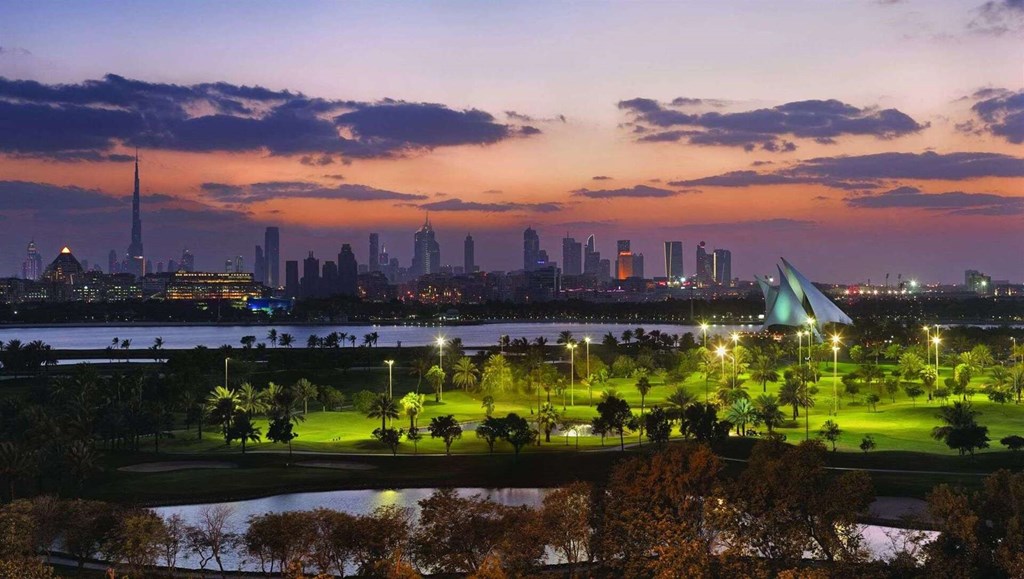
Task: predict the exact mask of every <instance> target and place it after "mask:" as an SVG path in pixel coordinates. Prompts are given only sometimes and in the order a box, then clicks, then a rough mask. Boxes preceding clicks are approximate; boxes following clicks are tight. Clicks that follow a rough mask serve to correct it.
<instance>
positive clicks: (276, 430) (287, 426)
mask: <svg viewBox="0 0 1024 579" xmlns="http://www.w3.org/2000/svg"><path fill="white" fill-rule="evenodd" d="M296 418H301V415H295V416H293V415H292V414H291V412H287V413H284V412H282V413H277V414H275V415H274V416H273V418H271V419H270V425H269V426H268V427H267V440H269V441H271V442H280V443H284V444H287V445H288V458H289V460H290V459H291V456H292V441H293V440H295V439H296V438H298V436H299V435H298V434H297V433H296V432H295V426H294V425H295V422H294V421H295V419H296Z"/></svg>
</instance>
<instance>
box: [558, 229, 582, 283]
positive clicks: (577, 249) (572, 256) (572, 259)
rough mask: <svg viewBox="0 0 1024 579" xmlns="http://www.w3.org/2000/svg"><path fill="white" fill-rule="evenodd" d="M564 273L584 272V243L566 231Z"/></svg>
mask: <svg viewBox="0 0 1024 579" xmlns="http://www.w3.org/2000/svg"><path fill="white" fill-rule="evenodd" d="M562 273H563V274H564V275H580V274H581V273H583V244H581V243H580V242H578V241H576V240H575V239H573V238H572V237H569V234H568V233H566V234H565V237H564V238H562Z"/></svg>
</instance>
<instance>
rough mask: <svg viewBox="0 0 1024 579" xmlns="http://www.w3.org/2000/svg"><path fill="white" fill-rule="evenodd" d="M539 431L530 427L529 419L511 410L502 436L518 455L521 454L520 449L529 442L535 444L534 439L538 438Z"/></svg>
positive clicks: (506, 418)
mask: <svg viewBox="0 0 1024 579" xmlns="http://www.w3.org/2000/svg"><path fill="white" fill-rule="evenodd" d="M537 434H538V433H537V431H535V430H533V429H532V428H530V423H529V422H527V420H526V419H525V418H523V417H521V416H519V415H518V414H516V413H515V412H510V413H509V415H508V416H506V417H505V425H504V431H503V432H502V438H504V439H505V442H507V443H509V444H511V445H512V449H513V450H514V451H515V454H516V457H518V456H519V451H520V450H522V448H523V447H524V446H526V445H528V444H533V442H534V440H536V439H537Z"/></svg>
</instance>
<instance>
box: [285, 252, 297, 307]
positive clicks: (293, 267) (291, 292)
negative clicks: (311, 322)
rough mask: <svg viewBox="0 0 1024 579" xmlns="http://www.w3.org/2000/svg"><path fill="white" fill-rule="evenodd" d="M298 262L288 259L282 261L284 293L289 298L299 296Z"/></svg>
mask: <svg viewBox="0 0 1024 579" xmlns="http://www.w3.org/2000/svg"><path fill="white" fill-rule="evenodd" d="M300 289H301V288H300V286H299V262H298V261H297V260H288V261H286V262H284V295H285V297H289V298H297V297H299V291H300Z"/></svg>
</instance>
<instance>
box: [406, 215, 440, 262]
mask: <svg viewBox="0 0 1024 579" xmlns="http://www.w3.org/2000/svg"><path fill="white" fill-rule="evenodd" d="M412 251H413V254H412V274H413V275H426V274H428V273H437V272H439V271H441V247H440V246H439V245H438V244H437V240H436V239H435V238H434V228H433V227H431V225H430V216H429V215H428V216H427V218H426V219H425V220H424V221H423V227H420V228H419V230H418V231H417V232H416V233H415V234H414V235H413V248H412Z"/></svg>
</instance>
